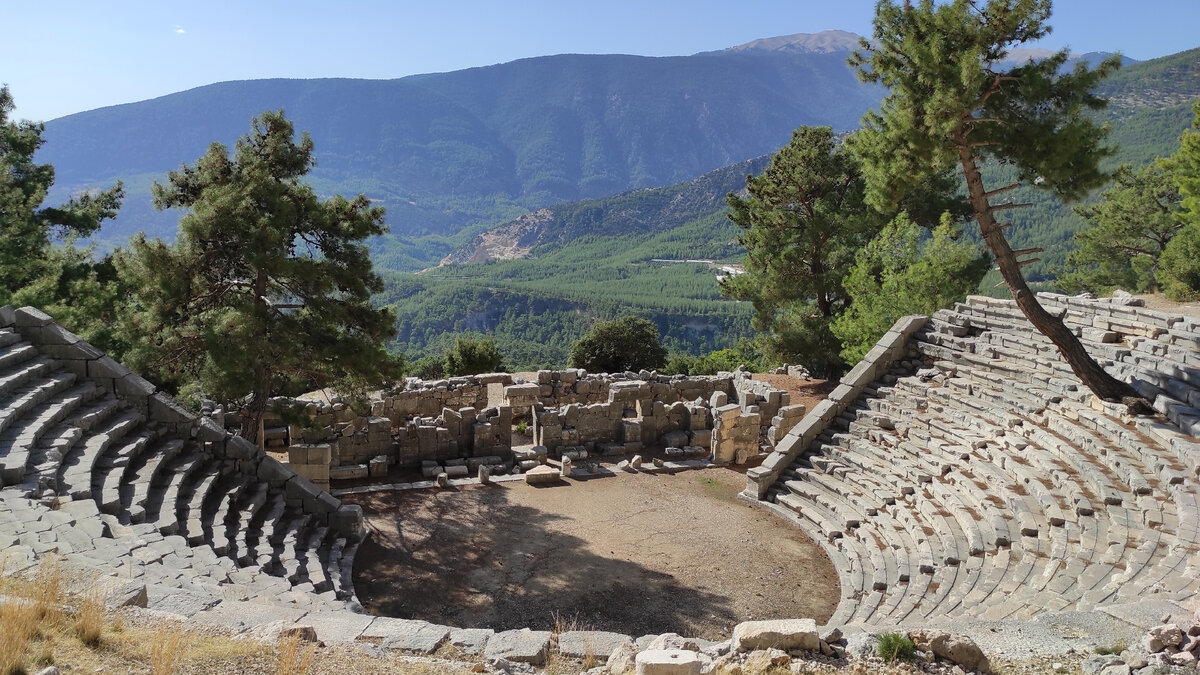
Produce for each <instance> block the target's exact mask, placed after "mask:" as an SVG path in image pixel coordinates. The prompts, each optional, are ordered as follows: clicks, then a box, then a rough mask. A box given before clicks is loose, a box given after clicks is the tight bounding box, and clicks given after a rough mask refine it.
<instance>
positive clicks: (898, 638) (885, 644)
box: [875, 633, 917, 663]
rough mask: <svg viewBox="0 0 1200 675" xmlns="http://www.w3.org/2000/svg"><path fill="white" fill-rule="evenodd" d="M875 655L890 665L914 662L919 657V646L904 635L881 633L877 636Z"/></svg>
mask: <svg viewBox="0 0 1200 675" xmlns="http://www.w3.org/2000/svg"><path fill="white" fill-rule="evenodd" d="M875 653H876V654H878V655H879V658H881V659H883V660H884V661H886V662H888V663H891V662H893V661H912V660H913V659H915V658H916V657H917V646H916V645H915V644H913V641H912V640H911V639H909V637H908V636H907V635H905V634H904V633H880V634H879V635H877V636H875Z"/></svg>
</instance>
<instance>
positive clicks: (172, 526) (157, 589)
mask: <svg viewBox="0 0 1200 675" xmlns="http://www.w3.org/2000/svg"><path fill="white" fill-rule="evenodd" d="M1042 301H1043V303H1044V304H1045V305H1046V306H1047V307H1048V308H1050V309H1052V310H1053V311H1056V312H1059V313H1062V314H1063V315H1064V317H1065V320H1066V321H1067V323H1068V325H1069V326H1071V327H1072V328H1074V329H1075V330H1076V332H1077V334H1079V335H1080V336H1081V338H1082V339H1083V341H1084V343H1085V344H1086V345H1087V347H1088V348H1089V350H1090V351H1091V352H1092V353H1093V354H1094V355H1095V356H1096V357H1097V358H1098V359H1099V360H1101V362H1102V363H1103V364H1104V365H1105V367H1106V368H1107V369H1108V370H1109V371H1110V372H1112V373H1113V374H1114V375H1117V376H1118V377H1120V378H1122V379H1125V380H1127V381H1129V382H1131V383H1133V384H1134V386H1135V387H1136V388H1137V389H1138V390H1139V391H1140V392H1141V393H1142V394H1143V395H1144V396H1145V397H1146V398H1147V399H1149V400H1151V401H1153V403H1154V407H1155V409H1156V410H1157V411H1158V412H1159V414H1158V415H1155V416H1141V417H1131V416H1129V415H1128V414H1127V413H1126V412H1125V410H1124V408H1123V407H1121V406H1113V405H1108V404H1103V403H1101V402H1098V401H1097V400H1095V399H1094V398H1093V397H1092V396H1091V395H1090V393H1089V392H1088V391H1086V390H1085V389H1084V388H1082V387H1081V386H1080V385H1079V383H1078V381H1077V380H1076V379H1075V378H1074V377H1073V375H1072V374H1071V372H1070V371H1069V369H1067V367H1066V366H1065V364H1063V363H1062V362H1061V361H1060V360H1059V359H1058V358H1056V354H1055V350H1054V348H1053V347H1052V346H1051V345H1050V344H1049V343H1048V342H1047V341H1046V340H1045V339H1044V338H1042V336H1041V335H1040V334H1038V333H1037V332H1035V331H1034V330H1032V329H1031V327H1030V326H1029V324H1028V323H1027V322H1026V321H1025V320H1024V318H1023V317H1022V316H1021V315H1020V313H1019V312H1018V311H1017V310H1016V308H1015V306H1014V305H1013V304H1012V303H1011V302H1005V301H999V300H991V299H986V298H970V299H969V300H968V302H966V303H963V304H959V305H958V306H956V307H955V308H954V309H953V310H943V311H940V312H938V313H937V314H935V315H934V316H933V317H929V318H926V317H909V318H906V319H903V320H901V321H900V322H898V323H897V325H896V326H895V327H894V328H893V330H892V331H891V332H889V333H888V334H887V335H886V336H885V337H884V338H883V339H882V340H881V341H880V343H879V344H878V345H877V346H876V348H875V349H874V350H873V351H872V352H871V354H869V355H868V357H867V359H866V360H864V361H863V363H861V364H860V365H859V366H857V367H856V368H855V369H854V370H853V371H851V372H850V373H849V374H848V375H847V376H846V377H845V378H843V379H842V384H841V386H839V387H838V388H837V389H836V390H834V391H833V392H832V393H831V394H830V395H829V397H828V398H827V399H826V400H824V401H822V402H821V403H820V404H818V405H817V406H814V408H813V409H812V410H809V411H808V412H807V414H806V415H805V416H804V417H803V419H800V420H799V421H798V423H796V424H795V426H794V427H792V428H791V430H790V431H789V432H788V433H787V434H786V435H782V434H781V435H780V436H781V437H780V438H778V440H777V442H774V441H775V439H772V441H773V443H774V445H773V447H772V448H769V449H770V450H771V451H770V454H769V455H768V456H766V458H765V460H764V461H763V462H762V463H761V465H760V466H758V467H756V468H753V469H751V470H750V471H748V472H747V488H746V491H745V492H744V493H743V495H742V497H743V499H744V500H745V501H747V502H748V503H752V504H754V505H756V506H758V507H761V508H764V509H768V510H771V511H773V512H775V513H776V514H778V515H779V516H780V518H781V520H780V527H798V528H800V529H802V530H803V531H805V532H807V533H808V534H809V535H810V536H811V537H812V538H813V539H815V540H817V541H819V542H820V543H821V545H822V546H823V547H824V548H825V549H826V550H827V551H828V553H829V554H830V556H831V558H832V559H833V561H834V564H835V566H836V568H837V570H838V573H839V577H840V583H841V601H840V604H839V605H838V608H837V611H836V613H835V615H834V616H833V618H832V619H830V620H829V621H828V622H827V624H826V626H825V627H823V628H821V629H818V630H820V631H821V633H822V635H826V634H827V633H828V630H829V629H832V628H835V627H836V628H844V629H845V630H846V631H851V630H853V627H855V626H867V627H872V626H875V627H889V626H900V625H906V626H907V625H913V626H917V625H926V624H931V625H932V624H939V623H941V624H946V623H950V624H954V623H955V622H960V621H963V620H967V619H972V620H979V621H997V622H1004V621H1010V622H1011V621H1014V620H1015V621H1018V622H1025V621H1027V620H1030V619H1037V618H1039V617H1043V616H1046V615H1049V614H1052V613H1070V612H1096V616H1097V617H1100V616H1101V614H1103V612H1105V611H1107V612H1108V613H1107V614H1103V616H1105V617H1108V619H1111V618H1112V617H1113V616H1119V617H1124V618H1125V619H1126V620H1128V621H1130V622H1131V623H1132V624H1133V625H1135V626H1136V625H1138V622H1137V621H1136V620H1134V619H1133V618H1131V615H1132V614H1135V613H1136V612H1135V611H1133V610H1128V611H1125V610H1120V611H1118V610H1114V609H1112V608H1128V607H1131V606H1133V607H1136V606H1139V605H1141V606H1152V607H1153V608H1154V610H1153V611H1154V612H1155V616H1156V617H1158V616H1159V614H1161V611H1159V609H1160V608H1162V607H1167V608H1171V607H1174V608H1177V609H1178V610H1179V612H1180V614H1179V616H1183V615H1184V614H1187V615H1188V617H1189V618H1190V616H1191V615H1190V612H1191V611H1194V610H1195V609H1196V608H1197V603H1196V599H1197V598H1198V597H1200V596H1198V595H1197V592H1198V591H1200V504H1198V499H1200V489H1198V487H1197V485H1198V483H1197V481H1198V469H1200V443H1198V442H1197V439H1196V438H1194V436H1193V434H1194V433H1195V432H1197V431H1198V430H1200V349H1198V347H1200V320H1193V319H1189V318H1182V317H1177V316H1170V315H1166V314H1162V313H1157V312H1153V311H1148V310H1145V309H1143V308H1142V307H1140V306H1139V303H1138V302H1137V301H1136V300H1133V299H1124V300H1089V299H1083V298H1067V297H1064V296H1054V295H1044V296H1043V297H1042ZM637 386H640V387H642V389H641V391H648V389H647V388H646V386H645V385H637ZM612 391H613V392H616V393H611V394H610V395H611V396H619V395H620V394H619V392H620V391H632V390H631V389H622V388H621V387H616V386H614V387H613V390H612ZM722 395H724V396H738V392H735V391H729V392H725V393H724V394H720V395H718V396H715V397H714V399H717V398H719V397H720V396H722ZM733 402H734V403H740V405H741V407H742V408H745V409H747V410H749V405H750V404H751V403H752V402H751V401H748V400H742V401H740V402H739V401H737V400H735V401H733ZM757 402H759V403H765V402H764V401H757ZM719 403H721V401H719V400H714V401H713V411H716V417H717V418H718V419H720V417H721V413H720V412H719V411H717V408H720V407H722V406H719V405H717V404H719ZM779 403H781V401H779V400H775V401H774V408H776V409H778V408H779V405H778V404H779ZM663 409H666V408H663ZM776 412H777V411H772V412H771V413H770V414H772V415H773V414H775V413H776ZM647 414H650V413H649V412H647ZM660 414H665V413H660ZM757 414H758V413H757V411H754V412H753V415H754V416H755V419H756V420H757ZM764 416H768V415H766V414H765V413H764ZM546 419H547V420H550V422H549V423H552V424H561V422H560V421H557V418H546ZM546 423H547V422H545V421H543V422H542V425H543V426H545V424H546ZM717 426H718V427H719V422H718V423H717ZM765 426H766V421H765V419H764V420H763V427H764V428H765ZM564 428H565V427H564ZM627 428H628V427H627ZM557 429H558V428H557V427H555V431H556V433H558V431H557ZM430 433H432V432H430ZM562 434H563V436H564V437H565V436H566V432H565V431H563V432H562ZM719 435H720V430H719V428H718V429H717V430H714V431H712V432H711V433H706V432H705V431H703V430H702V431H700V435H699V436H696V435H694V433H693V435H691V438H704V439H711V441H710V442H711V443H713V444H714V447H715V444H716V443H717V442H718V440H717V438H716V437H717V436H719ZM691 461H693V462H695V460H691ZM0 479H2V483H3V488H2V489H0V543H2V544H3V547H2V548H0V561H2V564H3V571H4V573H6V574H19V573H23V572H28V571H29V570H32V569H34V568H35V567H36V566H37V565H38V563H39V561H40V560H41V559H42V558H44V557H46V556H51V555H53V556H59V557H61V558H62V559H63V560H64V561H65V562H67V563H68V564H70V565H73V566H75V567H77V568H78V569H81V570H85V571H88V572H90V573H91V574H93V575H95V576H96V577H97V578H98V579H99V580H100V582H99V583H100V585H101V586H102V587H103V588H105V589H106V593H107V595H108V598H109V601H110V604H134V605H139V606H143V607H148V608H150V609H152V610H156V611H160V612H168V613H170V614H171V615H175V616H180V617H185V618H187V619H188V620H190V621H194V622H198V623H207V624H219V625H223V626H229V627H234V628H253V627H255V626H260V625H263V624H267V623H270V622H277V621H280V620H283V621H285V622H289V623H297V624H304V625H307V626H312V627H313V628H314V629H315V630H316V633H317V635H318V636H319V637H320V639H322V640H324V641H325V642H339V641H347V642H349V641H355V640H371V641H373V642H375V643H379V644H382V645H383V646H384V647H389V648H392V649H396V650H405V651H410V652H417V653H429V652H432V651H434V650H435V649H437V648H438V647H439V646H441V645H443V644H446V643H447V642H449V643H453V644H455V645H457V646H459V647H460V648H462V649H464V650H466V651H472V650H475V651H483V652H484V653H486V654H488V655H498V656H511V657H512V659H513V660H518V659H519V658H524V660H527V661H533V662H538V661H539V660H540V659H541V658H544V656H545V655H546V653H547V651H549V650H551V649H558V650H560V651H561V652H562V653H564V654H568V655H570V654H572V653H573V652H572V649H575V650H578V648H577V647H572V646H571V645H573V644H577V642H572V637H576V638H577V637H579V636H566V635H558V636H554V638H555V640H554V641H552V640H551V635H550V634H549V633H543V632H539V631H528V630H526V631H508V632H505V633H494V632H493V631H490V630H486V629H470V630H468V629H459V628H454V627H449V626H440V625H436V624H432V623H427V622H423V621H416V620H404V619H394V618H388V617H373V616H369V615H366V614H364V613H362V610H361V608H360V607H359V605H358V603H357V600H356V597H355V593H354V587H353V580H352V579H351V571H352V567H353V560H354V555H355V552H356V550H357V548H358V546H359V544H360V543H361V541H362V537H363V535H364V528H363V521H362V514H361V511H359V510H358V508H357V507H353V506H344V505H342V504H341V503H340V501H339V500H338V499H337V498H335V497H333V496H331V494H330V493H329V492H327V491H324V490H322V489H320V488H319V487H317V486H316V484H314V483H313V482H311V481H310V480H309V479H308V478H306V477H302V476H300V475H298V474H297V473H296V472H295V471H293V470H292V468H290V467H289V466H288V465H287V464H284V463H281V462H279V461H276V460H274V459H272V458H271V457H270V456H267V455H265V454H264V453H262V452H261V451H260V450H258V449H257V448H256V447H254V446H253V445H251V444H248V443H246V442H244V441H243V440H242V439H240V438H237V437H235V436H232V435H230V434H228V433H227V432H226V430H225V429H224V428H223V427H222V426H221V425H219V424H217V423H215V422H213V420H212V419H210V418H208V417H204V416H200V415H196V414H194V413H191V412H189V411H187V410H185V409H183V408H182V407H181V406H179V405H178V404H177V403H175V402H174V401H173V400H172V399H170V398H169V397H167V396H165V395H163V394H161V393H158V392H156V391H155V389H154V387H153V386H152V385H151V384H150V383H148V382H147V381H145V380H144V379H142V378H141V377H139V376H138V375H136V374H134V373H131V372H129V371H128V370H127V369H125V368H123V367H122V366H120V365H119V364H117V363H115V362H114V361H112V360H111V359H109V358H108V357H106V356H104V355H103V354H101V353H99V352H98V351H97V350H95V349H94V348H92V347H91V346H90V345H88V344H87V343H85V342H82V341H81V340H79V338H77V337H76V336H74V335H72V334H71V333H69V332H68V331H66V330H64V329H63V328H61V327H60V326H58V325H57V324H55V323H54V322H53V320H52V319H51V318H50V317H48V316H46V315H44V314H42V313H40V312H38V311H37V310H33V309H29V308H25V309H18V310H13V309H12V308H2V309H0ZM464 480H470V479H464ZM1122 612H1124V613H1122ZM1158 620H1161V617H1159V618H1158V619H1156V621H1155V622H1157V621H1158ZM1098 621H1099V619H1098ZM1185 630H1186V627H1185ZM585 637H589V636H585ZM633 637H636V636H633ZM590 639H592V640H593V645H594V644H599V643H603V644H606V645H611V646H610V647H608V648H607V649H608V650H611V649H616V647H617V645H619V644H622V643H624V642H629V641H630V636H612V635H604V636H601V635H594V636H590ZM1189 639H1190V638H1189ZM814 640H815V638H814ZM641 646H643V647H645V646H647V645H645V644H642V645H641ZM985 648H986V645H985ZM523 651H525V652H529V654H532V655H533V656H532V658H526V657H523V656H521V653H522V652H523ZM1175 651H1179V650H1175ZM1126 672H1128V671H1126Z"/></svg>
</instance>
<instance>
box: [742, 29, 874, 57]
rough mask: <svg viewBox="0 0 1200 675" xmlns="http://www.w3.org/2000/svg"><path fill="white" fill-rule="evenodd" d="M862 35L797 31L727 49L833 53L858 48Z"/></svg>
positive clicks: (846, 32) (832, 31) (840, 32)
mask: <svg viewBox="0 0 1200 675" xmlns="http://www.w3.org/2000/svg"><path fill="white" fill-rule="evenodd" d="M861 39H862V37H860V36H858V35H855V34H854V33H850V32H848V31H844V30H824V31H821V32H820V33H795V34H793V35H781V36H779V37H772V38H762V39H760V40H754V41H753V42H747V43H746V44H744V45H738V46H736V47H730V48H729V49H727V50H726V51H731V52H743V51H765V52H785V53H788V54H833V53H836V52H849V51H853V50H855V49H857V48H858V41H859V40H861Z"/></svg>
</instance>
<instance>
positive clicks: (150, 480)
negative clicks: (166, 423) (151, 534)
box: [120, 438, 185, 523]
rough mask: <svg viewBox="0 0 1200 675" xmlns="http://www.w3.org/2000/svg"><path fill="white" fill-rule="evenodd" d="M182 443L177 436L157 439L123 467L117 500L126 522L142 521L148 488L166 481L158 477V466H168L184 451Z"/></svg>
mask: <svg viewBox="0 0 1200 675" xmlns="http://www.w3.org/2000/svg"><path fill="white" fill-rule="evenodd" d="M184 445H185V443H184V441H183V440H182V439H178V438H170V439H165V440H160V442H159V443H158V444H157V447H155V448H154V450H153V451H152V452H147V453H143V454H142V455H141V457H140V458H139V459H138V460H137V461H135V462H133V463H131V464H130V465H129V466H127V467H126V468H125V474H124V476H123V477H122V479H121V486H120V499H121V504H122V513H123V514H125V516H126V517H127V519H128V522H130V523H142V522H145V520H146V509H147V502H148V500H149V497H150V491H151V489H153V486H154V485H155V484H156V483H158V482H162V481H163V480H165V479H162V478H161V475H160V468H162V467H165V466H167V465H169V464H170V463H171V461H172V460H174V459H175V457H176V456H177V455H178V454H179V453H180V452H181V451H183V448H184Z"/></svg>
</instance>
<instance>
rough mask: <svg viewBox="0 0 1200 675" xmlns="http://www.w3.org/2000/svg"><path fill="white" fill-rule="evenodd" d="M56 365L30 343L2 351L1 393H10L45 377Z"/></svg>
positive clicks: (0, 370) (11, 346) (0, 357)
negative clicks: (32, 380) (36, 378)
mask: <svg viewBox="0 0 1200 675" xmlns="http://www.w3.org/2000/svg"><path fill="white" fill-rule="evenodd" d="M53 368H54V363H53V362H52V361H51V360H50V359H48V358H46V357H44V356H42V355H41V354H39V353H38V351H37V348H35V347H34V346H33V345H30V344H28V343H21V344H16V345H10V346H9V347H7V348H6V349H4V350H3V351H0V392H5V393H7V392H10V391H13V390H14V389H17V388H18V387H20V386H21V385H23V384H25V383H26V382H28V381H29V380H31V379H33V378H35V377H43V376H44V375H46V374H48V373H49V372H50V371H51V370H53Z"/></svg>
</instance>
